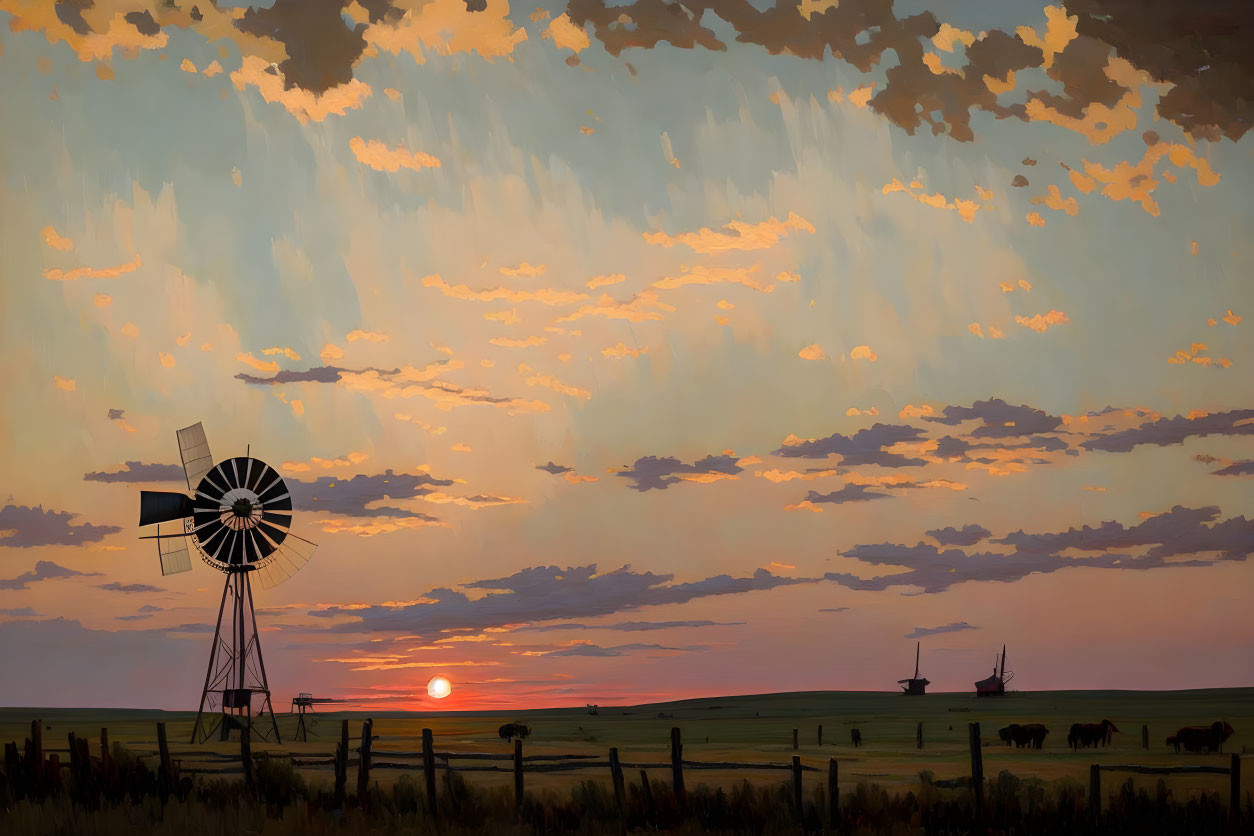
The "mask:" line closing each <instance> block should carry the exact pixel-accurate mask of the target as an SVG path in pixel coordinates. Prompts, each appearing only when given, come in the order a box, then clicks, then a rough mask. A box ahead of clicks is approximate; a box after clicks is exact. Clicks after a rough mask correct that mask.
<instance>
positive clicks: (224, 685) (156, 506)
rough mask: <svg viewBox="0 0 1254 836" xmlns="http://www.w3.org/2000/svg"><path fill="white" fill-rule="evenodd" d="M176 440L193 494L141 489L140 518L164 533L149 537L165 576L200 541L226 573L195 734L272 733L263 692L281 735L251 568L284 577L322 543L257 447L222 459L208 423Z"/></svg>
mask: <svg viewBox="0 0 1254 836" xmlns="http://www.w3.org/2000/svg"><path fill="white" fill-rule="evenodd" d="M177 438H178V445H179V456H180V458H181V460H182V463H183V472H184V474H185V475H186V477H187V487H188V490H189V491H190V492H191V494H190V495H188V494H185V493H178V492H170V491H141V492H140V496H139V524H140V526H156V534H151V535H146V536H144V537H142V538H141V539H151V540H156V543H157V557H158V560H159V562H160V566H161V574H162V575H175V574H179V573H181V572H188V571H190V570H191V568H192V560H191V550H192V549H193V548H194V549H195V550H196V552H197V554H198V555H199V556H200V559H201V560H202V561H203V562H204V563H205V564H206V565H208V566H210V567H212V568H214V569H217V570H218V571H220V572H222V573H224V574H225V575H226V579H225V584H224V586H223V589H222V600H221V603H220V604H219V606H218V621H217V627H216V628H215V630H214V638H213V646H212V648H211V650H210V653H209V667H208V670H207V671H206V673H205V685H204V688H203V689H202V692H201V697H200V710H199V712H198V713H197V715H196V724H195V726H194V727H193V730H192V742H193V743H200V742H204V741H205V740H208V739H209V738H210V736H212V735H213V733H214V732H215V731H218V732H219V733H220V736H221V739H223V740H225V739H226V738H227V735H229V733H230V731H231V730H232V729H233V728H239V729H240V730H241V733H242V734H257V735H259V736H260V737H262V739H267V740H268V739H269V734H270V732H268V731H265V730H263V729H262V728H259V727H258V726H257V725H256V724H254V723H253V712H252V706H253V702H254V697H260V704H259V706H258V712H257V719H258V720H261V719H263V717H265V716H266V715H267V714H268V715H269V720H270V723H269V725H270V726H271V730H272V732H273V735H274V739H275V740H276V741H277V740H278V739H279V728H278V722H277V721H276V720H275V719H274V710H273V708H272V707H271V703H270V688H269V684H268V681H267V679H266V670H265V663H264V661H263V659H262V654H261V636H260V634H259V633H258V631H257V616H256V612H255V610H254V608H253V594H252V583H251V576H252V574H253V573H254V572H256V573H257V576H258V578H259V580H260V582H261V585H262V586H263V587H272V586H276V585H278V584H280V583H283V582H284V581H286V580H287V579H289V578H290V577H291V576H292V575H294V574H295V573H296V572H297V571H299V570H300V569H301V568H302V567H303V566H304V565H305V564H306V563H308V562H309V559H310V558H311V557H313V553H314V550H315V549H317V545H316V544H314V543H313V542H311V541H309V540H306V539H305V538H304V537H301V536H299V535H297V534H295V533H293V532H292V530H291V527H292V496H291V493H290V492H289V490H288V487H287V484H286V482H284V480H283V477H282V476H281V475H279V473H278V472H277V471H276V470H275V469H274V468H272V467H271V466H270V465H268V464H266V463H265V462H263V461H260V460H259V459H254V458H252V456H251V448H250V449H249V455H246V456H237V457H235V458H230V459H224V460H222V461H220V462H218V463H217V464H216V465H215V464H214V462H213V456H212V454H211V453H210V451H209V441H208V439H207V438H206V436H205V430H204V427H203V426H202V425H201V424H199V423H197V424H193V425H192V426H190V427H184V428H183V429H181V430H179V431H178V432H177ZM228 599H229V600H230V603H231V607H230V609H229V610H228V609H227V601H228ZM206 705H208V706H209V707H210V709H211V711H210V713H212V712H213V710H214V707H215V706H220V710H221V713H220V714H219V715H218V717H217V718H216V719H214V718H211V717H208V718H207V717H206V716H205V715H206V712H205V706H206Z"/></svg>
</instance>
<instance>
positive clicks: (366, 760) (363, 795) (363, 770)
mask: <svg viewBox="0 0 1254 836" xmlns="http://www.w3.org/2000/svg"><path fill="white" fill-rule="evenodd" d="M373 738H374V720H372V719H371V720H366V721H365V722H363V723H362V724H361V749H360V750H359V751H358V752H357V801H358V802H359V803H360V804H361V806H362V808H363V809H364V808H365V807H367V806H368V799H369V797H370V742H371V740H372V739H373Z"/></svg>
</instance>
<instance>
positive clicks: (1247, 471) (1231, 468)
mask: <svg viewBox="0 0 1254 836" xmlns="http://www.w3.org/2000/svg"><path fill="white" fill-rule="evenodd" d="M1213 475H1215V476H1254V459H1243V460H1241V461H1237V462H1233V463H1232V464H1230V465H1227V466H1225V467H1222V468H1220V469H1219V470H1216V471H1213Z"/></svg>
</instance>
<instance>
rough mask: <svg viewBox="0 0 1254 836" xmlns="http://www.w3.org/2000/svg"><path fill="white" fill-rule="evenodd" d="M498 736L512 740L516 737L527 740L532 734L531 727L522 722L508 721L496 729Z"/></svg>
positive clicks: (507, 740) (508, 740) (505, 739)
mask: <svg viewBox="0 0 1254 836" xmlns="http://www.w3.org/2000/svg"><path fill="white" fill-rule="evenodd" d="M496 733H497V736H498V737H500V738H501V740H504V741H506V742H507V743H508V742H512V741H513V739H514V738H515V737H517V738H518V739H520V740H526V739H527V737H528V736H529V735H530V734H531V727H530V726H524V725H523V724H522V723H506V724H505V725H503V726H501V727H500V728H499V729H497V731H496Z"/></svg>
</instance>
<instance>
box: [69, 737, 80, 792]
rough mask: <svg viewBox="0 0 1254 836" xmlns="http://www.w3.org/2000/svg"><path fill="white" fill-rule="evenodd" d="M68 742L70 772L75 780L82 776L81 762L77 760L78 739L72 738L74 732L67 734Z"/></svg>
mask: <svg viewBox="0 0 1254 836" xmlns="http://www.w3.org/2000/svg"><path fill="white" fill-rule="evenodd" d="M68 740H69V744H70V774H71V775H73V776H74V780H75V782H77V781H78V779H79V778H80V777H81V776H82V764H80V763H79V761H78V741H77V740H75V739H74V732H70V733H69V736H68Z"/></svg>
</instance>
